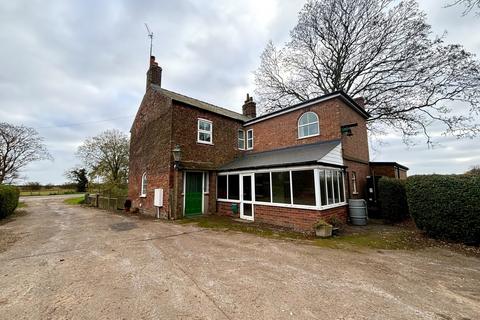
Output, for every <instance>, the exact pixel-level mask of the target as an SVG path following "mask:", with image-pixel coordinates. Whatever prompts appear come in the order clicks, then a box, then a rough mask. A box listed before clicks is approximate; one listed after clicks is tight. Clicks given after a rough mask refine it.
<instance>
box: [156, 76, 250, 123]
mask: <svg viewBox="0 0 480 320" xmlns="http://www.w3.org/2000/svg"><path fill="white" fill-rule="evenodd" d="M151 87H152V88H153V89H154V90H156V91H158V92H160V93H162V94H164V95H166V96H167V97H169V98H170V99H172V100H175V101H178V102H181V103H185V104H188V105H189V106H192V107H196V108H198V109H202V110H206V111H210V112H213V113H216V114H219V115H222V116H225V117H227V118H232V119H236V120H240V121H242V122H245V121H248V120H250V119H251V118H249V117H246V116H244V115H243V114H241V113H238V112H234V111H231V110H228V109H225V108H222V107H218V106H216V105H213V104H211V103H208V102H204V101H200V100H197V99H194V98H190V97H187V96H184V95H183V94H180V93H176V92H173V91H169V90H166V89H164V88H161V87H159V86H157V85H151Z"/></svg>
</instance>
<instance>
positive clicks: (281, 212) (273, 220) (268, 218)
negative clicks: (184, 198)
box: [217, 201, 348, 233]
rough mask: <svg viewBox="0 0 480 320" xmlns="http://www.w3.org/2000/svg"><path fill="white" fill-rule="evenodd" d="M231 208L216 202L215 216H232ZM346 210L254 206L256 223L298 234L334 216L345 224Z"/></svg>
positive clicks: (311, 229) (345, 208)
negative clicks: (289, 230)
mask: <svg viewBox="0 0 480 320" xmlns="http://www.w3.org/2000/svg"><path fill="white" fill-rule="evenodd" d="M231 206H232V204H231V203H229V202H220V201H219V202H217V214H218V215H224V216H233V214H232V210H231ZM347 208H348V207H347V206H346V205H345V206H341V207H336V208H332V209H327V210H307V209H297V208H287V207H274V206H266V205H255V208H254V210H255V221H256V222H260V223H266V224H270V225H275V226H280V227H283V228H288V229H291V230H294V231H299V232H307V233H313V231H314V228H313V226H314V224H315V223H316V222H317V221H318V220H319V219H324V220H328V219H329V218H330V217H332V216H334V215H336V216H338V218H340V219H341V220H343V221H344V222H346V221H347V215H348V212H347V210H348V209H347Z"/></svg>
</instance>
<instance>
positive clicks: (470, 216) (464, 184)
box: [406, 175, 480, 244]
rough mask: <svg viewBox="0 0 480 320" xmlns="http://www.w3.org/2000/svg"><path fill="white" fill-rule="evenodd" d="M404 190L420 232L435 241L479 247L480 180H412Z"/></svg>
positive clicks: (429, 177)
mask: <svg viewBox="0 0 480 320" xmlns="http://www.w3.org/2000/svg"><path fill="white" fill-rule="evenodd" d="M406 189H407V196H408V205H409V208H410V213H411V215H412V217H413V219H414V220H415V224H416V225H417V227H418V228H419V229H421V230H424V231H425V232H426V233H427V234H428V235H429V236H432V237H434V238H443V239H450V240H455V241H462V242H465V243H469V244H479V243H480V201H479V200H480V176H475V175H425V176H412V177H409V178H408V179H407V185H406Z"/></svg>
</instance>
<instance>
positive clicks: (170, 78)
mask: <svg viewBox="0 0 480 320" xmlns="http://www.w3.org/2000/svg"><path fill="white" fill-rule="evenodd" d="M420 2H421V4H420V5H421V8H422V9H423V10H424V11H425V12H426V13H427V17H428V22H429V23H430V24H431V25H432V27H433V30H434V32H435V33H437V34H441V33H443V32H444V31H448V35H447V41H449V42H456V43H460V44H462V45H464V46H465V47H466V49H467V50H469V51H471V52H475V53H476V54H477V55H478V56H480V37H478V36H477V31H478V27H479V26H480V17H478V16H475V15H473V14H471V15H469V16H467V17H462V14H461V13H462V9H461V8H443V5H444V4H446V3H447V0H445V1H443V0H421V1H420ZM303 4H304V0H295V1H293V0H289V1H286V0H263V1H258V0H243V1H224V0H209V1H201V0H184V1H166V0H165V1H133V0H132V1H89V0H81V1H80V0H79V1H21V0H16V1H2V2H1V3H0V43H1V44H2V45H1V50H0V121H6V122H10V123H14V124H25V125H28V126H31V127H34V128H36V129H37V130H38V132H39V133H40V134H41V135H42V136H43V137H44V138H45V142H46V144H47V146H48V149H49V150H50V152H51V153H52V155H53V156H54V158H55V160H54V161H53V162H51V161H41V162H37V163H34V164H31V165H29V166H28V167H27V168H26V170H24V172H23V175H24V176H26V177H27V178H26V179H25V181H39V182H41V183H62V182H64V181H65V178H64V177H63V173H64V171H65V170H66V169H68V168H70V167H72V166H74V165H76V164H78V160H77V159H76V158H75V155H74V154H75V150H76V148H77V147H78V146H79V145H80V144H81V143H82V141H83V140H84V139H85V138H86V137H89V136H94V135H96V134H98V133H100V132H102V131H104V130H106V129H109V128H118V129H120V130H123V131H125V132H128V130H129V128H130V125H131V122H132V120H133V117H134V115H135V112H136V110H137V108H138V105H139V103H140V101H141V98H142V96H143V93H144V91H145V72H146V68H147V64H148V39H147V36H146V31H145V27H144V24H143V23H144V22H147V23H148V24H149V26H150V28H151V29H152V30H153V32H154V33H155V39H154V54H155V55H156V56H157V60H159V62H160V64H161V66H162V67H163V70H164V73H163V80H162V86H163V87H165V88H167V89H170V90H173V91H176V92H180V93H183V94H186V95H189V96H192V97H196V98H199V99H202V100H205V101H208V102H211V103H214V104H217V105H220V106H225V107H228V108H231V109H232V110H236V111H240V110H241V105H242V103H243V101H244V98H245V95H246V93H247V92H250V93H252V92H253V91H254V88H255V86H254V82H253V75H252V73H253V71H254V70H255V69H256V68H257V67H258V65H259V63H260V59H259V56H260V54H261V52H262V51H263V49H264V47H265V45H266V43H267V41H268V40H270V39H271V40H273V41H274V42H275V43H276V44H282V43H284V42H286V41H287V39H288V33H289V30H290V29H292V28H293V26H294V25H295V23H296V20H297V12H298V11H299V10H300V8H301V7H302V5H303ZM437 142H439V143H440V145H439V146H438V147H436V148H435V149H428V147H427V146H426V145H425V144H424V143H422V142H419V144H418V145H417V146H415V147H410V148H407V147H406V146H405V145H403V144H402V143H401V140H400V137H397V136H395V134H390V135H387V136H385V137H383V144H382V145H379V144H378V143H376V142H375V143H373V148H372V149H373V150H372V158H373V160H376V161H397V162H400V163H402V164H405V165H407V166H409V167H410V168H411V171H410V173H411V174H416V173H432V172H436V173H460V172H463V171H465V170H467V169H468V168H469V167H471V166H472V165H474V164H480V141H479V138H477V139H474V140H456V139H453V138H449V137H438V139H437Z"/></svg>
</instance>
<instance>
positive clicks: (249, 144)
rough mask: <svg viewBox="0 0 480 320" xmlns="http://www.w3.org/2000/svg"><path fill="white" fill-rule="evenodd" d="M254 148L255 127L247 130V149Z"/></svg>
mask: <svg viewBox="0 0 480 320" xmlns="http://www.w3.org/2000/svg"><path fill="white" fill-rule="evenodd" d="M251 149H253V129H250V130H248V131H247V150H251Z"/></svg>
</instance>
